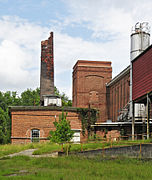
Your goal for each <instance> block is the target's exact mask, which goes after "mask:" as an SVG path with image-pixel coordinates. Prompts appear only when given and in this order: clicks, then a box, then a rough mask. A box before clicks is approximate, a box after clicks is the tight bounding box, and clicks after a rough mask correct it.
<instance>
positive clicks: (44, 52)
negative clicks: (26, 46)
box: [40, 32, 54, 103]
mask: <svg viewBox="0 0 152 180" xmlns="http://www.w3.org/2000/svg"><path fill="white" fill-rule="evenodd" d="M51 94H54V55H53V32H51V33H50V37H49V38H48V40H45V41H42V42H41V76H40V99H41V103H42V101H43V98H42V96H43V95H51Z"/></svg>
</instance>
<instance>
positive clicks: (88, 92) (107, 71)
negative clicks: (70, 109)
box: [73, 60, 112, 122]
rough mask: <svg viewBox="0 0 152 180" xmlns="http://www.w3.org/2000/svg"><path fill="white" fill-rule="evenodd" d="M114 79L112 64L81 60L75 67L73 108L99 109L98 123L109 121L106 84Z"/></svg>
mask: <svg viewBox="0 0 152 180" xmlns="http://www.w3.org/2000/svg"><path fill="white" fill-rule="evenodd" d="M111 78H112V67H111V62H108V61H82V60H79V61H77V63H76V64H75V66H74V67H73V106H74V107H80V108H87V107H88V106H89V105H90V107H91V108H97V109H98V110H99V119H98V122H105V121H106V120H107V109H106V83H107V82H109V81H110V80H111Z"/></svg>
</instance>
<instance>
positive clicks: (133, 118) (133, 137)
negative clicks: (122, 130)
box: [132, 102, 135, 141]
mask: <svg viewBox="0 0 152 180" xmlns="http://www.w3.org/2000/svg"><path fill="white" fill-rule="evenodd" d="M134 114H135V113H134V103H133V102H132V140H133V141H134V140H135V116H134Z"/></svg>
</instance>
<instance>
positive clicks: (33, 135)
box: [31, 129, 40, 142]
mask: <svg viewBox="0 0 152 180" xmlns="http://www.w3.org/2000/svg"><path fill="white" fill-rule="evenodd" d="M31 141H32V142H39V141H40V130H38V129H32V131H31Z"/></svg>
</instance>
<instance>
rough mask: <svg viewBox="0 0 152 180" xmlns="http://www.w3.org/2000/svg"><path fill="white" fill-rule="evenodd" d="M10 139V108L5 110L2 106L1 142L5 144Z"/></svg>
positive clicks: (0, 110) (0, 118)
mask: <svg viewBox="0 0 152 180" xmlns="http://www.w3.org/2000/svg"><path fill="white" fill-rule="evenodd" d="M9 141H10V117H9V115H8V109H7V111H6V112H5V111H4V110H3V109H2V108H1V107H0V144H5V143H8V142H9Z"/></svg>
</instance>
